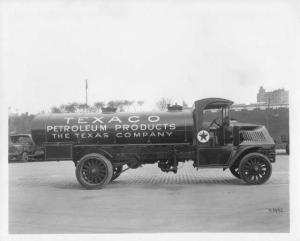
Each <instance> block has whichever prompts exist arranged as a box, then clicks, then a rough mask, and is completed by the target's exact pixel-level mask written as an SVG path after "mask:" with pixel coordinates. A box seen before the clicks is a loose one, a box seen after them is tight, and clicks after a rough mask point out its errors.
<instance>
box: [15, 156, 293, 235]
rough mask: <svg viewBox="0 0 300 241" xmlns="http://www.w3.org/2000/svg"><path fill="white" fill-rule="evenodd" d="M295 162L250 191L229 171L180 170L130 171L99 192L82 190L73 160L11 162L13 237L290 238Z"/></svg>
mask: <svg viewBox="0 0 300 241" xmlns="http://www.w3.org/2000/svg"><path fill="white" fill-rule="evenodd" d="M288 170H289V157H288V156H287V155H278V156H277V162H276V163H275V164H273V174H272V176H271V178H270V180H269V181H268V182H267V183H265V184H263V185H259V186H250V185H247V184H244V182H243V181H241V180H239V179H236V178H235V177H233V176H232V174H231V173H230V171H229V170H226V171H224V172H223V170H222V169H199V170H198V171H197V170H196V169H195V168H193V167H192V163H191V162H188V163H184V164H181V163H180V164H179V170H178V173H177V174H173V173H164V172H161V171H160V169H159V168H158V167H157V164H154V165H145V166H143V167H142V168H138V169H131V170H128V171H126V172H124V173H123V174H122V175H121V176H120V177H119V178H118V179H116V180H115V181H114V182H112V183H111V184H109V185H107V186H105V188H104V189H100V190H86V189H84V188H82V187H81V186H80V185H79V184H78V183H77V180H76V177H75V167H74V164H73V163H72V162H66V161H65V162H29V163H10V164H9V232H10V233H12V234H21V233H23V234H27V233H31V234H35V233H141V232H142V233H157V232H159V233H167V232H289V171H288Z"/></svg>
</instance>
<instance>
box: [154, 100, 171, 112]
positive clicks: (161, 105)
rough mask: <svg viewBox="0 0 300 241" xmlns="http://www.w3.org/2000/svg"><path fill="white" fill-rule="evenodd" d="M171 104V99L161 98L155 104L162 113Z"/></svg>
mask: <svg viewBox="0 0 300 241" xmlns="http://www.w3.org/2000/svg"><path fill="white" fill-rule="evenodd" d="M171 103H172V99H171V98H161V99H160V100H159V101H157V102H156V106H157V107H158V109H159V110H161V111H163V110H166V109H167V108H168V105H170V104H171Z"/></svg>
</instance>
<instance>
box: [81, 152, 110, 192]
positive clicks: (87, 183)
mask: <svg viewBox="0 0 300 241" xmlns="http://www.w3.org/2000/svg"><path fill="white" fill-rule="evenodd" d="M112 174H113V167H112V164H111V162H110V161H109V160H108V159H107V158H106V157H104V156H102V155H100V154H97V153H93V154H88V155H85V156H83V157H82V158H81V159H80V160H79V162H78V164H77V167H76V178H77V180H78V182H79V183H80V184H81V185H82V186H84V187H85V188H87V189H95V188H101V187H103V186H104V185H106V184H108V183H109V181H110V180H111V178H112Z"/></svg>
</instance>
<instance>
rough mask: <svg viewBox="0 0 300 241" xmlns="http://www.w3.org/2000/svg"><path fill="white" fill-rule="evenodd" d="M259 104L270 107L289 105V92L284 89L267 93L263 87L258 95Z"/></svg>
mask: <svg viewBox="0 0 300 241" xmlns="http://www.w3.org/2000/svg"><path fill="white" fill-rule="evenodd" d="M257 103H265V104H268V105H288V104H289V92H288V91H287V90H284V89H277V90H273V91H268V92H267V91H266V90H265V89H264V88H263V87H262V86H261V87H260V88H259V92H258V94H257Z"/></svg>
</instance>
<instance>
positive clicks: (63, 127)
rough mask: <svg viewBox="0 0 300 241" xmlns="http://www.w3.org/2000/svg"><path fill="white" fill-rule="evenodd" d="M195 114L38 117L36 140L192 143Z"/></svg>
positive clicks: (33, 136) (79, 114) (33, 125)
mask: <svg viewBox="0 0 300 241" xmlns="http://www.w3.org/2000/svg"><path fill="white" fill-rule="evenodd" d="M193 130H194V121H193V114H192V111H191V110H184V111H168V112H143V113H124V112H121V113H108V114H104V113H64V114H47V115H39V116H36V117H35V118H34V119H33V121H32V128H31V133H32V138H33V140H34V142H35V143H36V144H37V145H42V144H44V143H73V144H99V145H101V144H164V143H192V141H193Z"/></svg>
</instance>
